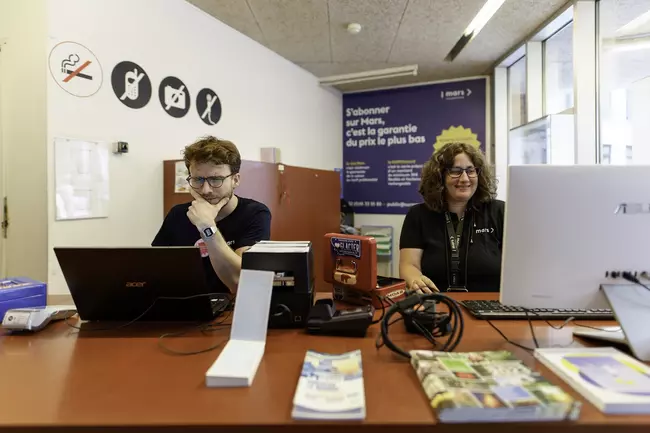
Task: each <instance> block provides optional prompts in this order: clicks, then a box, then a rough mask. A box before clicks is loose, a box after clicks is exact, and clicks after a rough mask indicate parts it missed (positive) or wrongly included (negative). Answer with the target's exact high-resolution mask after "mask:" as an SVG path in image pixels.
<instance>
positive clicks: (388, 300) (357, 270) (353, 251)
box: [323, 233, 406, 308]
mask: <svg viewBox="0 0 650 433" xmlns="http://www.w3.org/2000/svg"><path fill="white" fill-rule="evenodd" d="M323 257H324V263H323V270H324V273H325V274H324V278H325V281H327V282H328V283H331V284H332V291H333V294H334V299H335V300H337V301H341V302H345V303H349V304H355V305H368V304H370V305H373V306H374V307H375V308H382V307H383V308H386V307H390V306H391V305H392V304H393V303H395V302H397V301H400V300H402V299H404V298H405V297H406V282H405V281H404V280H402V279H400V278H393V277H381V276H377V241H376V240H375V239H374V238H373V237H371V236H359V235H349V234H343V233H328V234H326V235H325V251H323ZM382 304H383V305H382Z"/></svg>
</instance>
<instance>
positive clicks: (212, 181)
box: [187, 173, 235, 189]
mask: <svg viewBox="0 0 650 433" xmlns="http://www.w3.org/2000/svg"><path fill="white" fill-rule="evenodd" d="M233 174H235V173H230V174H229V175H228V176H225V177H222V176H209V177H201V176H188V177H187V182H188V183H189V184H190V186H191V187H192V188H194V189H199V188H202V187H203V184H204V183H205V182H206V181H207V182H208V185H210V187H211V188H219V187H221V185H223V181H224V180H226V179H227V178H229V177H230V176H232V175H233Z"/></svg>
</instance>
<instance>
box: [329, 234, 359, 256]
mask: <svg viewBox="0 0 650 433" xmlns="http://www.w3.org/2000/svg"><path fill="white" fill-rule="evenodd" d="M330 244H331V246H332V252H333V253H334V254H335V255H337V256H352V257H356V258H357V259H360V258H361V239H345V238H332V239H331V240H330Z"/></svg>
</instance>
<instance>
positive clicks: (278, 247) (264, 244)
mask: <svg viewBox="0 0 650 433" xmlns="http://www.w3.org/2000/svg"><path fill="white" fill-rule="evenodd" d="M310 247H311V242H309V241H261V242H258V243H256V244H255V245H253V246H252V247H251V248H249V249H248V250H247V251H246V252H247V253H307V252H309V248H310Z"/></svg>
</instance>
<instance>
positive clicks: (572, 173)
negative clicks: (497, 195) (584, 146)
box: [500, 165, 650, 314]
mask: <svg viewBox="0 0 650 433" xmlns="http://www.w3.org/2000/svg"><path fill="white" fill-rule="evenodd" d="M507 191H508V192H507V197H506V207H505V228H504V241H503V253H502V268H501V299H500V300H501V303H503V304H506V305H517V306H522V307H527V308H586V309H589V308H612V307H613V306H611V302H608V300H606V299H605V296H604V294H603V291H602V290H600V286H601V284H628V283H627V282H626V281H624V280H623V279H621V278H619V279H617V280H613V279H611V278H608V277H606V273H607V272H608V271H610V272H611V271H624V270H626V271H638V272H641V271H650V208H649V206H650V167H648V166H610V165H589V166H579V165H572V166H553V165H522V166H510V167H509V168H508V189H507ZM629 284H631V283H629ZM637 289H638V290H637ZM637 289H635V290H634V291H632V292H629V293H635V294H637V295H639V296H641V295H643V296H646V294H647V295H650V291H645V292H646V294H643V293H641V292H642V291H644V289H643V288H641V287H638V288H637ZM646 302H647V303H648V304H649V305H650V297H649V298H648V300H647V301H646ZM613 309H614V310H615V311H614V313H615V314H617V313H618V312H617V311H616V309H615V308H613ZM647 311H649V312H650V310H647ZM649 314H650V313H649Z"/></svg>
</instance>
